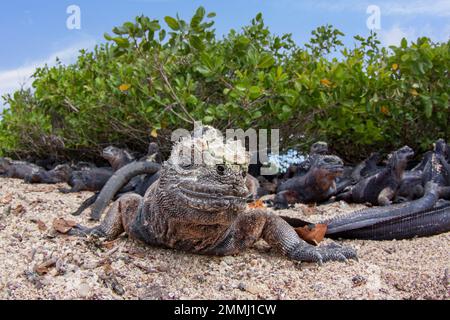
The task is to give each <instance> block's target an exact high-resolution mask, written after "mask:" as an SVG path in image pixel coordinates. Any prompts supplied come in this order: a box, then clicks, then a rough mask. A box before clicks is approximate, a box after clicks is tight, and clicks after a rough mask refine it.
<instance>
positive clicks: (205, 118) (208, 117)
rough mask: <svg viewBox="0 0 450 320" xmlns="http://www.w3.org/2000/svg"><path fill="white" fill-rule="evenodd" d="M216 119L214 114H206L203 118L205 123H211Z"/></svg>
mask: <svg viewBox="0 0 450 320" xmlns="http://www.w3.org/2000/svg"><path fill="white" fill-rule="evenodd" d="M213 121H214V117H213V116H206V117H204V118H203V122H204V123H211V122H213Z"/></svg>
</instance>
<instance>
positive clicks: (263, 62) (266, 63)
mask: <svg viewBox="0 0 450 320" xmlns="http://www.w3.org/2000/svg"><path fill="white" fill-rule="evenodd" d="M274 64H275V59H274V58H273V57H272V55H270V54H268V53H265V54H263V55H262V56H261V58H260V59H259V61H258V66H257V67H258V68H260V69H267V68H270V67H271V66H273V65H274Z"/></svg>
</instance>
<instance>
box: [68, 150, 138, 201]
mask: <svg viewBox="0 0 450 320" xmlns="http://www.w3.org/2000/svg"><path fill="white" fill-rule="evenodd" d="M102 156H103V158H105V159H106V160H108V162H109V163H110V165H111V168H90V169H89V168H86V169H84V170H79V171H73V172H72V175H71V177H70V179H69V181H68V184H69V186H71V189H65V188H61V189H60V191H61V192H62V193H72V192H80V191H99V190H101V189H102V188H103V186H104V185H105V184H106V182H108V180H109V179H110V178H111V177H112V175H113V174H114V171H116V170H118V169H120V168H121V167H123V166H125V165H127V164H129V163H130V162H132V161H133V160H134V158H133V157H132V156H131V155H130V154H129V153H128V152H127V151H125V150H122V149H119V148H116V147H107V148H105V149H104V150H103V153H102Z"/></svg>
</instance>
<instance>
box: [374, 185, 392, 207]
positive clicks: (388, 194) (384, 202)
mask: <svg viewBox="0 0 450 320" xmlns="http://www.w3.org/2000/svg"><path fill="white" fill-rule="evenodd" d="M394 196H395V191H394V190H393V189H392V188H391V187H386V188H384V189H383V190H382V191H381V192H380V194H379V195H378V204H379V205H380V206H388V205H390V204H391V203H392V199H393V198H394Z"/></svg>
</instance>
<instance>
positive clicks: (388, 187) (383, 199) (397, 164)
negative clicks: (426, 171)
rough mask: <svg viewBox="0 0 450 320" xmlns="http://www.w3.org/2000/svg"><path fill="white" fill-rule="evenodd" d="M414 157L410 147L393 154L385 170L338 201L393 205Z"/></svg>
mask: <svg viewBox="0 0 450 320" xmlns="http://www.w3.org/2000/svg"><path fill="white" fill-rule="evenodd" d="M413 155H414V151H413V150H412V149H411V148H410V147H408V146H405V147H403V148H401V149H399V150H397V151H395V152H393V153H392V154H391V155H390V158H389V162H388V165H387V166H386V168H385V169H383V170H382V171H381V172H379V173H377V174H375V175H373V176H370V177H368V178H366V179H364V180H362V181H360V182H358V183H357V184H356V185H355V186H354V187H352V188H351V189H350V190H349V191H347V192H344V193H341V194H339V195H337V196H336V200H344V201H347V202H355V203H367V202H369V203H371V204H373V205H383V206H385V205H389V204H391V203H392V200H393V199H394V197H395V194H396V192H397V189H398V187H399V185H400V183H401V181H402V179H403V173H404V171H405V168H406V165H407V163H408V160H409V159H410V158H411V157H412V156H413Z"/></svg>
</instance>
